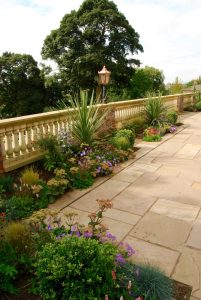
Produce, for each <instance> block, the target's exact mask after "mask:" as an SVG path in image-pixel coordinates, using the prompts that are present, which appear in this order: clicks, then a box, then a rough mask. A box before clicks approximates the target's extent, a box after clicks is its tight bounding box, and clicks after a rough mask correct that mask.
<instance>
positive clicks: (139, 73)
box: [129, 66, 165, 99]
mask: <svg viewBox="0 0 201 300" xmlns="http://www.w3.org/2000/svg"><path fill="white" fill-rule="evenodd" d="M164 79H165V77H164V75H163V72H162V71H160V70H158V69H156V68H154V67H149V66H145V67H144V68H140V69H137V70H136V71H135V72H134V75H133V77H132V79H131V82H130V89H129V90H130V98H132V99H137V98H143V97H146V96H147V94H148V93H151V94H153V93H155V94H157V93H159V92H160V93H164V92H165V84H164Z"/></svg>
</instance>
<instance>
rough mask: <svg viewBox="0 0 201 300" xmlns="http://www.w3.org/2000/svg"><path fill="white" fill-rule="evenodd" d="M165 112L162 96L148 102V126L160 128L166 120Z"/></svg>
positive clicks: (145, 110)
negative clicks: (164, 119)
mask: <svg viewBox="0 0 201 300" xmlns="http://www.w3.org/2000/svg"><path fill="white" fill-rule="evenodd" d="M165 111H166V108H165V106H164V104H163V100H162V99H161V97H160V96H159V97H158V98H150V99H148V100H146V102H145V108H144V113H145V119H146V122H147V124H148V125H152V126H159V125H160V123H161V121H162V120H163V118H164V113H165Z"/></svg>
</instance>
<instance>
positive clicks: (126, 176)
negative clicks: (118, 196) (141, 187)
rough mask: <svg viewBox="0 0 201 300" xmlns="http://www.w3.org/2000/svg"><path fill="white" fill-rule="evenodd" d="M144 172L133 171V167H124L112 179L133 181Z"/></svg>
mask: <svg viewBox="0 0 201 300" xmlns="http://www.w3.org/2000/svg"><path fill="white" fill-rule="evenodd" d="M143 174H144V173H143V172H140V171H137V170H136V171H134V172H133V170H132V169H131V168H128V169H124V170H123V171H121V172H119V173H118V174H116V175H115V176H113V177H112V179H113V180H118V181H125V182H130V183H132V182H134V181H135V180H136V179H138V178H139V177H140V176H141V175H143Z"/></svg>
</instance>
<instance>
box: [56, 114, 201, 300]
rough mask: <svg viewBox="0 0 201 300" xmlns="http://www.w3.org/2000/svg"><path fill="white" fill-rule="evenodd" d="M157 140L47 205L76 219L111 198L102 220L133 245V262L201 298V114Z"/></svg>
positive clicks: (189, 115)
mask: <svg viewBox="0 0 201 300" xmlns="http://www.w3.org/2000/svg"><path fill="white" fill-rule="evenodd" d="M184 123H185V125H184V126H182V128H180V129H179V132H178V133H177V134H175V135H166V136H165V137H164V139H163V141H162V142H160V143H146V142H141V143H140V144H138V145H137V146H139V147H140V150H139V151H137V154H136V158H135V159H133V160H129V161H128V162H126V163H124V164H122V165H121V167H120V168H119V169H118V172H117V173H116V174H115V175H113V176H112V177H109V178H99V179H98V180H97V181H96V183H95V185H94V186H93V187H92V188H90V189H88V190H84V191H72V192H69V193H66V194H65V195H64V196H63V197H62V198H61V199H59V200H58V201H57V202H56V203H55V204H53V205H52V207H54V208H60V209H61V213H64V212H66V211H76V212H77V213H78V214H79V216H80V222H81V223H87V221H88V218H87V216H88V214H89V212H93V211H95V210H97V208H98V207H97V204H96V201H95V200H96V199H97V198H99V199H101V198H104V199H112V200H113V205H114V207H113V209H111V210H108V211H107V212H106V213H105V218H104V223H105V224H107V225H108V227H109V230H110V231H111V232H112V233H113V234H114V235H116V236H117V238H118V240H119V241H120V240H122V241H125V242H128V243H129V244H130V245H132V246H133V248H134V249H136V252H137V253H136V255H135V256H134V257H133V259H134V261H141V262H145V261H146V262H147V261H148V262H151V263H153V264H154V265H158V266H159V267H160V268H161V269H163V270H164V271H165V272H166V274H167V275H169V276H171V277H172V278H174V279H176V280H178V281H181V282H183V283H187V284H189V285H191V286H193V297H192V300H196V299H201V282H200V281H201V277H200V272H201V113H191V114H190V113H189V114H188V115H187V117H185V120H184Z"/></svg>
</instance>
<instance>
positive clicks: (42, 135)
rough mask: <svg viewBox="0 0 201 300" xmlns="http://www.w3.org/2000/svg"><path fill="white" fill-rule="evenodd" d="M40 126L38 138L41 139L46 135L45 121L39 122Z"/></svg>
mask: <svg viewBox="0 0 201 300" xmlns="http://www.w3.org/2000/svg"><path fill="white" fill-rule="evenodd" d="M38 128H39V132H38V138H39V139H41V138H43V137H44V129H43V122H39V123H38Z"/></svg>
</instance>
